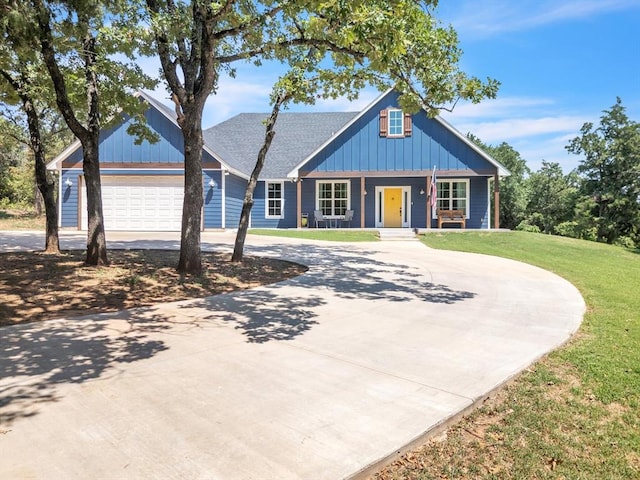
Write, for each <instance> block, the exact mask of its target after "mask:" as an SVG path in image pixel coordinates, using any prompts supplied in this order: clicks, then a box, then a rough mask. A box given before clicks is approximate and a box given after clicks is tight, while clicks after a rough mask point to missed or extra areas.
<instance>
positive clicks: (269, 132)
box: [231, 94, 288, 262]
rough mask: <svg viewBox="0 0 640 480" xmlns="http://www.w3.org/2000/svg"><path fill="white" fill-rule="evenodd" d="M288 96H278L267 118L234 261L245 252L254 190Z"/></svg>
mask: <svg viewBox="0 0 640 480" xmlns="http://www.w3.org/2000/svg"><path fill="white" fill-rule="evenodd" d="M287 98H288V97H287V96H286V95H284V94H281V95H280V96H278V98H277V100H276V102H275V103H274V105H273V109H272V110H271V116H269V118H268V120H267V124H266V127H265V135H264V143H263V144H262V147H261V148H260V151H259V152H258V159H257V160H256V165H255V167H253V172H251V177H249V183H248V184H247V190H246V192H245V194H244V202H243V203H242V213H241V214H240V224H239V225H238V233H237V234H236V242H235V245H234V247H233V255H232V256H231V261H232V262H241V261H242V256H243V254H244V242H245V240H246V239H247V230H248V229H249V215H250V214H251V208H253V192H254V190H255V189H256V185H257V184H258V177H259V176H260V172H261V171H262V167H263V166H264V160H265V158H266V157H267V153H268V152H269V148H270V147H271V142H272V140H273V137H274V135H275V134H276V132H275V131H274V130H273V128H274V127H275V125H276V121H277V120H278V113H280V107H281V106H282V104H283V103H284V102H285V101H286V100H287ZM283 193H284V192H283Z"/></svg>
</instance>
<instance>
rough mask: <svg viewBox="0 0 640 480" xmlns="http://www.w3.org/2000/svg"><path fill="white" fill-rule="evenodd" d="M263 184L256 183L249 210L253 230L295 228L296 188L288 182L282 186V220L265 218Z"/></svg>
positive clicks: (296, 210)
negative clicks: (251, 205)
mask: <svg viewBox="0 0 640 480" xmlns="http://www.w3.org/2000/svg"><path fill="white" fill-rule="evenodd" d="M265 185H266V183H265V182H258V184H257V185H256V189H255V191H254V192H253V208H252V209H251V227H253V228H295V227H296V226H297V225H298V219H297V215H298V209H297V207H296V202H297V196H298V192H297V186H296V184H295V183H291V182H289V181H285V182H283V185H284V199H283V200H284V216H283V218H266V216H267V206H266V195H265Z"/></svg>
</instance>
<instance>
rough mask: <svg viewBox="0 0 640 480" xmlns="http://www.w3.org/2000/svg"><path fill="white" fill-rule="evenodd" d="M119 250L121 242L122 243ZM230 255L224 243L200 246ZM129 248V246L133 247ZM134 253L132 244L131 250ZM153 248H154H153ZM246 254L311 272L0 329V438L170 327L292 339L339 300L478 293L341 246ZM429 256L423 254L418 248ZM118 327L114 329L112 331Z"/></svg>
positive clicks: (420, 299)
mask: <svg viewBox="0 0 640 480" xmlns="http://www.w3.org/2000/svg"><path fill="white" fill-rule="evenodd" d="M119 244H120V248H123V247H124V248H126V242H119ZM203 246H204V247H208V248H209V249H228V248H229V246H228V245H224V244H219V245H211V244H209V245H203ZM131 248H134V245H133V243H132V244H131ZM135 248H138V247H137V246H136V247H135ZM154 248H157V245H154ZM248 250H249V251H250V252H251V253H252V254H257V255H265V256H275V257H278V258H281V259H284V260H290V261H296V262H299V263H303V264H308V265H310V266H311V268H310V270H309V271H308V272H307V273H306V274H304V275H302V276H300V277H296V278H294V279H290V280H287V281H284V282H281V283H276V284H272V285H267V286H264V287H260V288H257V289H253V290H248V291H241V292H235V293H231V294H223V295H217V296H214V297H209V298H205V299H198V300H190V301H182V302H176V303H175V304H169V305H167V306H166V308H158V307H142V308H137V309H132V310H128V311H123V312H119V313H115V314H103V315H100V316H97V317H96V316H87V317H83V318H81V319H73V320H59V321H49V322H42V323H33V324H25V325H16V326H10V327H3V328H0V337H1V338H2V340H1V344H0V433H1V432H2V430H3V429H4V428H5V427H7V426H9V425H11V424H12V423H14V422H15V421H17V420H19V419H21V418H27V417H31V416H33V415H36V414H37V413H38V412H39V410H40V408H42V405H43V404H45V403H47V402H56V401H59V400H60V399H61V398H62V397H63V396H64V393H63V392H61V388H60V387H61V386H62V385H65V384H66V385H69V384H82V383H84V382H88V381H93V380H96V379H104V378H110V377H112V376H117V375H118V374H119V373H120V372H121V371H122V370H123V369H124V368H125V365H126V364H129V363H134V362H138V361H142V360H147V359H150V358H152V357H154V356H156V355H158V354H160V353H162V352H164V351H167V350H169V349H170V348H171V346H172V344H171V342H172V340H171V333H172V332H174V331H176V329H177V328H180V329H182V331H184V329H185V328H188V329H193V330H194V332H193V333H189V334H190V335H198V334H199V332H198V329H199V328H200V327H202V326H206V325H212V326H216V325H223V326H229V327H231V328H233V329H235V330H236V331H238V332H239V333H241V334H242V335H243V336H244V337H245V338H246V342H247V343H255V344H262V343H265V342H269V341H286V340H292V339H294V338H296V337H298V336H300V335H303V334H305V333H306V332H308V331H310V330H311V329H312V328H313V327H314V326H315V325H317V324H319V323H320V322H321V321H322V318H320V317H319V313H318V309H319V308H320V307H322V306H324V305H326V304H327V303H328V302H331V301H332V300H333V299H334V298H335V299H339V300H341V301H342V300H350V299H359V300H371V301H376V300H384V301H387V302H415V305H416V308H417V309H420V308H421V306H422V305H423V304H425V303H437V304H455V303H457V302H461V301H465V300H468V299H471V298H473V297H475V295H476V294H475V293H473V292H468V291H460V290H455V289H452V288H450V287H448V286H446V285H442V284H435V283H433V282H431V281H430V274H429V272H425V271H424V269H422V270H421V269H420V268H417V267H415V266H412V265H408V264H395V263H390V262H386V261H382V260H380V259H379V258H376V253H375V251H373V250H374V248H372V251H371V252H366V251H364V250H356V249H353V248H349V247H348V246H345V247H342V248H336V247H335V246H333V245H328V246H322V245H321V246H318V245H296V246H292V245H286V244H282V245H279V244H274V245H270V246H268V247H251V248H249V249H248ZM425 251H426V250H425ZM114 325H115V327H114Z"/></svg>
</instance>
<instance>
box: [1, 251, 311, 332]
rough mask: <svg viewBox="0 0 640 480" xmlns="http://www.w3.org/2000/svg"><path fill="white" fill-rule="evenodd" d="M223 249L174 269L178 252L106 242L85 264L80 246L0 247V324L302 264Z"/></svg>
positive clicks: (209, 286) (198, 293)
mask: <svg viewBox="0 0 640 480" xmlns="http://www.w3.org/2000/svg"><path fill="white" fill-rule="evenodd" d="M230 259H231V255H230V254H226V253H203V254H202V262H203V267H204V273H203V275H202V276H199V277H185V276H182V275H179V274H178V273H177V272H176V270H175V266H176V265H177V263H178V252H175V251H167V250H111V251H110V252H109V260H110V262H111V264H110V265H109V266H108V267H88V266H85V265H84V264H83V261H84V252H81V251H69V252H63V253H62V254H60V255H47V254H44V253H40V252H16V253H2V254H0V325H13V324H17V323H24V322H34V321H41V320H47V319H52V318H60V317H69V316H76V315H86V314H90V313H97V312H112V311H117V310H122V309H127V308H133V307H141V306H147V305H153V304H156V303H161V302H172V301H176V300H185V299H189V298H201V297H206V296H210V295H216V294H219V293H226V292H231V291H234V290H243V289H247V288H253V287H257V286H260V285H265V284H269V283H275V282H279V281H281V280H285V279H287V278H291V277H295V276H297V275H300V274H302V273H304V272H305V271H306V267H304V266H302V265H299V264H295V263H292V262H286V261H282V260H275V259H269V258H260V257H250V256H245V258H244V261H242V262H240V263H235V262H234V263H232V262H231V261H230Z"/></svg>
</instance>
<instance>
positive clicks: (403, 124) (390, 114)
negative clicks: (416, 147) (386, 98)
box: [380, 108, 411, 138]
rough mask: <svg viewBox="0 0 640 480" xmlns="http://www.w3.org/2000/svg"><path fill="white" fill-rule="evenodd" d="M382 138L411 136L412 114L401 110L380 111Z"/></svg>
mask: <svg viewBox="0 0 640 480" xmlns="http://www.w3.org/2000/svg"><path fill="white" fill-rule="evenodd" d="M380 136H381V137H390V138H402V137H409V136H411V114H410V113H404V112H403V111H402V110H400V109H399V108H387V109H385V110H382V111H380Z"/></svg>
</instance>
